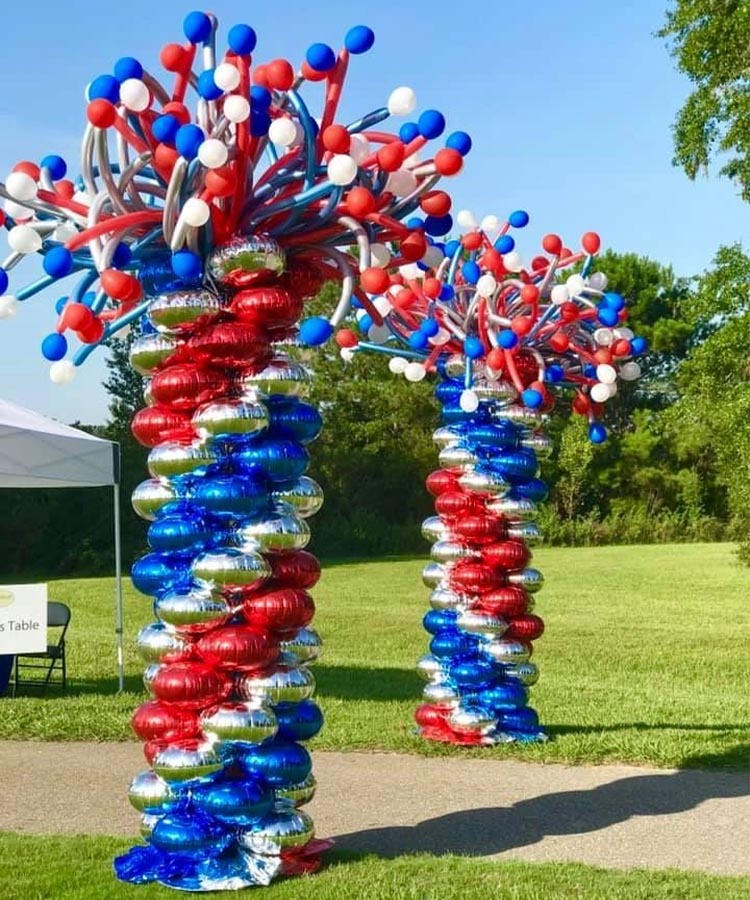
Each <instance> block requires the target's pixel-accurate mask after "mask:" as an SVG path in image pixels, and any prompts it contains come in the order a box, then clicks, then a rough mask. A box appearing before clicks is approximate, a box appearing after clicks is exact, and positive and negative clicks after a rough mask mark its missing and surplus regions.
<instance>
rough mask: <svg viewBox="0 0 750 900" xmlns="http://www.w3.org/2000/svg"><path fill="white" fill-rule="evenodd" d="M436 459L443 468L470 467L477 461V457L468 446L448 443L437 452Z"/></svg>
mask: <svg viewBox="0 0 750 900" xmlns="http://www.w3.org/2000/svg"><path fill="white" fill-rule="evenodd" d="M438 461H439V463H440V465H441V466H442V468H444V469H470V468H472V467H473V466H475V465H476V464H477V463H478V462H479V457H478V456H477V455H476V453H472V451H471V450H469V449H468V447H461V446H459V445H458V444H449V445H448V446H447V447H443V449H442V450H441V451H440V453H439V454H438Z"/></svg>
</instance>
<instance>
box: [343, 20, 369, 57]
mask: <svg viewBox="0 0 750 900" xmlns="http://www.w3.org/2000/svg"><path fill="white" fill-rule="evenodd" d="M374 43H375V32H374V31H373V30H372V28H368V27H367V25H355V26H354V28H350V29H349V31H347V33H346V37H345V38H344V46H345V47H346V49H347V50H348V51H349V53H355V54H356V53H367V51H368V50H370V49H371V48H372V45H373V44H374Z"/></svg>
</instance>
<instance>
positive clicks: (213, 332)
mask: <svg viewBox="0 0 750 900" xmlns="http://www.w3.org/2000/svg"><path fill="white" fill-rule="evenodd" d="M188 347H189V348H190V350H191V351H192V352H193V353H194V354H195V355H196V356H197V357H198V359H205V360H206V362H212V363H216V364H223V365H227V366H243V367H245V368H247V367H250V366H258V367H262V366H263V365H264V364H265V363H266V362H267V361H268V360H269V359H270V358H271V345H270V344H269V341H268V332H267V331H266V330H265V328H261V327H260V326H259V325H255V324H251V323H249V322H219V323H218V324H216V325H212V326H211V327H210V328H208V329H207V330H206V331H204V332H203V333H202V334H199V335H195V336H193V337H192V338H190V340H189V341H188Z"/></svg>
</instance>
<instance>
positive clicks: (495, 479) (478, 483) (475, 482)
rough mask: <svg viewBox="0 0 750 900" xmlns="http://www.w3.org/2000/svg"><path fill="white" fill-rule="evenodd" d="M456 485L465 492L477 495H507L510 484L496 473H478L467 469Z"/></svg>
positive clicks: (475, 470)
mask: <svg viewBox="0 0 750 900" xmlns="http://www.w3.org/2000/svg"><path fill="white" fill-rule="evenodd" d="M458 483H459V484H460V485H461V487H462V488H463V489H464V490H465V491H474V492H476V493H479V494H507V493H508V491H509V490H510V484H509V483H508V482H507V481H506V480H505V479H504V478H503V476H502V475H498V474H497V473H496V472H480V471H478V470H477V469H469V470H467V471H466V472H464V473H463V475H461V476H460V478H459V479H458Z"/></svg>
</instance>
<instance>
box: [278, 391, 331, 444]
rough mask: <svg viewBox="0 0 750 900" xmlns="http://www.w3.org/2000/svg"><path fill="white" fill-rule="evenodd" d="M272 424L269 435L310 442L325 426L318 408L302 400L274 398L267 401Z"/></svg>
mask: <svg viewBox="0 0 750 900" xmlns="http://www.w3.org/2000/svg"><path fill="white" fill-rule="evenodd" d="M266 406H267V407H268V412H269V420H270V426H269V429H268V437H269V438H272V439H274V440H278V439H286V440H290V441H299V443H300V444H310V443H312V441H314V440H315V438H316V437H318V435H319V434H320V432H321V429H322V428H323V419H322V418H321V415H320V413H319V412H318V410H317V409H316V408H315V407H314V406H311V405H310V404H309V403H303V402H302V401H301V400H273V401H271V402H270V403H267V404H266Z"/></svg>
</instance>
